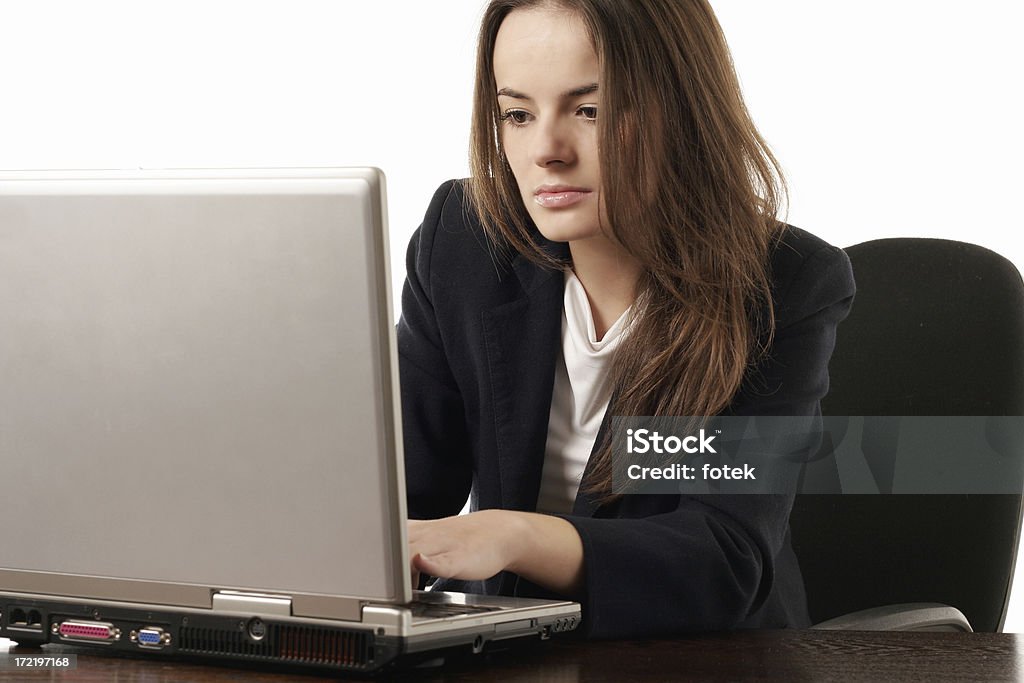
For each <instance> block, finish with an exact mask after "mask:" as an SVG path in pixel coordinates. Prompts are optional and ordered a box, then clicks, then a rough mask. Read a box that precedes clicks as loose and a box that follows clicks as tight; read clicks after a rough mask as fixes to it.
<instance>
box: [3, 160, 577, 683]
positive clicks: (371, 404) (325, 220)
mask: <svg viewBox="0 0 1024 683" xmlns="http://www.w3.org/2000/svg"><path fill="white" fill-rule="evenodd" d="M386 225H387V219H386V204H385V187H384V177H383V175H382V173H381V172H380V171H379V170H377V169H370V168H361V169H273V170H202V171H188V170H175V171H143V170H139V171H131V172H128V171H106V172H100V171H95V172H77V171H76V172H71V171H66V172H58V171H53V172H31V173H30V172H4V173H0V330H2V333H0V480H2V481H3V487H4V490H3V496H2V498H0V500H2V510H3V512H2V517H0V549H2V550H0V637H3V638H9V639H11V640H14V641H17V642H18V643H20V644H22V645H40V644H43V643H65V644H73V645H82V646H93V647H96V648H103V649H105V650H108V651H119V652H134V653H138V654H139V655H143V656H152V657H168V656H188V657H194V658H200V659H211V660H219V661H222V662H224V661H227V662H235V663H238V662H250V663H265V664H284V665H293V666H295V667H304V668H309V669H319V670H332V671H356V672H369V671H376V670H379V669H381V668H384V667H388V666H391V665H394V664H395V663H396V662H397V661H399V660H400V659H402V658H413V659H415V658H426V657H436V653H437V652H439V651H447V650H450V649H452V648H454V649H456V650H463V651H468V650H472V651H475V652H480V651H482V650H483V649H485V647H487V646H488V644H489V643H492V642H494V641H503V640H508V639H513V638H526V637H530V638H538V637H539V638H547V637H548V636H550V635H552V634H555V633H560V632H565V631H571V630H573V629H574V628H575V627H576V626H577V625H578V624H579V623H580V606H579V605H578V604H577V603H574V602H571V601H545V600H533V599H518V598H503V597H493V596H492V597H486V596H473V595H463V594H456V593H433V592H429V591H427V592H420V591H416V592H414V591H413V590H412V588H411V586H410V568H409V557H408V550H407V542H406V510H405V483H404V473H403V457H402V433H401V416H400V412H399V411H400V407H399V406H400V400H399V382H398V365H397V356H396V347H395V328H394V324H393V320H392V310H393V309H392V305H391V295H390V286H389V282H390V276H389V268H388V261H389V250H388V243H387V231H386ZM403 661H405V660H404V659H403Z"/></svg>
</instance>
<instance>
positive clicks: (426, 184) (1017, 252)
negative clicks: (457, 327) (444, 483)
mask: <svg viewBox="0 0 1024 683" xmlns="http://www.w3.org/2000/svg"><path fill="white" fill-rule="evenodd" d="M712 3H713V5H714V7H715V9H716V11H717V12H718V16H719V19H720V20H721V22H722V25H723V27H724V29H725V32H726V35H727V37H728V39H729V42H730V44H731V46H732V49H733V55H734V58H735V61H736V67H737V71H738V72H739V75H740V79H741V81H742V85H743V87H744V92H745V94H746V98H747V103H748V105H749V107H750V109H751V112H752V114H753V116H754V119H755V121H756V122H757V124H758V125H759V127H760V129H761V131H762V133H763V134H764V135H765V137H766V138H767V140H768V142H769V144H771V145H772V147H773V149H774V150H775V152H776V154H777V156H778V157H779V159H780V161H781V162H782V164H783V166H784V168H785V170H786V172H787V174H788V178H789V180H790V184H791V206H790V211H789V216H788V219H789V221H790V222H791V223H793V224H794V225H798V226H800V227H803V228H806V229H808V230H811V231H812V232H815V233H817V234H818V235H820V236H822V237H824V238H825V239H827V240H829V241H831V242H833V243H835V244H838V245H841V246H848V245H851V244H855V243H858V242H861V241H864V240H868V239H874V238H878V237H893V236H925V237H944V238H952V239H959V240H963V241H968V242H974V243H977V244H981V245H984V246H987V247H989V248H991V249H994V250H996V251H998V252H1000V253H1002V254H1003V255H1005V256H1007V257H1008V258H1010V259H1011V260H1012V261H1014V263H1015V264H1016V265H1017V267H1018V268H1021V269H1024V247H1022V245H1021V242H1020V240H1019V238H1018V235H1019V234H1020V232H1021V228H1022V227H1024V225H1022V222H1024V221H1022V220H1021V217H1020V212H1019V206H1018V201H1017V197H1018V195H1019V191H1018V186H1019V184H1020V181H1021V172H1020V164H1021V159H1022V156H1024V144H1022V136H1021V132H1020V127H1019V126H1020V121H1024V111H1022V96H1021V88H1020V74H1021V66H1022V64H1024V59H1022V56H1024V49H1022V47H1021V41H1020V40H1019V31H1020V29H1021V27H1022V26H1024V22H1022V18H1024V5H1022V3H1019V2H1015V1H1010V0H979V1H978V2H973V3H962V2H952V1H949V0H931V1H928V0H858V1H857V2H852V1H847V2H840V1H838V0H834V1H829V2H821V0H767V1H765V0H712ZM482 4H483V3H482V2H481V0H439V1H434V2H413V1H411V0H409V1H398V0H387V1H385V0H374V1H372V2H370V1H367V0H361V1H359V2H354V1H350V0H335V1H333V2H328V1H324V0H320V1H310V0H289V1H288V2H265V1H264V2H259V1H257V2H254V1H247V2H236V1H231V2H228V1H221V2H218V1H216V0H204V1H203V2H196V1H195V0H177V1H176V2H140V1H134V2H113V1H110V0H92V1H90V2H53V1H46V0H31V1H30V0H23V1H21V2H19V1H7V0H0V75H2V78H0V169H5V170H10V169H40V168H135V167H138V166H144V167H152V168H160V167H223V166H353V165H374V166H379V167H381V168H382V169H384V170H385V172H386V173H387V175H388V181H389V193H390V202H389V210H390V216H391V239H392V252H393V259H392V264H393V268H394V270H395V282H396V286H397V285H398V283H400V281H401V275H402V268H403V267H404V265H403V264H404V258H403V256H404V249H405V244H406V242H407V240H408V238H409V236H410V235H411V233H412V231H413V230H414V229H415V227H416V226H417V225H418V223H419V221H420V219H421V218H422V215H423V211H424V210H425V208H426V206H427V203H428V201H429V199H430V197H431V194H432V192H433V190H434V189H435V188H436V187H437V185H438V184H440V183H441V182H442V181H443V180H445V179H447V178H451V177H462V176H465V175H466V174H467V163H466V152H467V149H466V147H467V139H468V128H469V109H470V101H471V87H472V86H471V83H472V74H473V58H474V42H475V32H476V27H477V22H478V20H479V16H480V11H481V8H482ZM396 292H397V290H396ZM396 299H397V297H396ZM1017 583H1018V584H1019V583H1020V582H1019V581H1018V582H1017ZM1022 585H1024V584H1022ZM1018 597H1019V596H1016V597H1015V599H1014V600H1013V601H1012V603H1011V613H1010V617H1009V619H1008V620H1007V625H1006V630H1008V631H1022V630H1024V603H1022V601H1021V600H1022V599H1024V598H1022V599H1017V598H1018Z"/></svg>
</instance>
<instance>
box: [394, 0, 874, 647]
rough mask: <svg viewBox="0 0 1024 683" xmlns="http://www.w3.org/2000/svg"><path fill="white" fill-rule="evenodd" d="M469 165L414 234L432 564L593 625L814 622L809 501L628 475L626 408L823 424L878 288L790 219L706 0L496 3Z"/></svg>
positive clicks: (411, 427)
mask: <svg viewBox="0 0 1024 683" xmlns="http://www.w3.org/2000/svg"><path fill="white" fill-rule="evenodd" d="M471 162H472V170H473V177H472V178H471V179H470V180H469V181H462V182H458V181H456V182H449V183H446V184H444V185H442V186H441V188H440V189H439V190H438V191H437V193H436V194H435V196H434V199H433V201H432V202H431V205H430V207H429V208H428V210H427V214H426V218H425V220H424V222H423V224H422V225H421V226H420V228H419V229H418V230H417V232H416V234H415V235H414V236H413V239H412V242H411V244H410V247H409V252H408V278H407V281H406V285H405V288H404V292H403V297H402V318H401V321H400V322H399V326H398V342H399V353H400V370H401V381H402V409H403V414H404V431H405V452H406V485H407V491H408V510H409V517H410V519H411V520H420V521H410V523H409V543H410V551H411V553H410V555H411V557H412V558H413V560H412V561H413V568H414V576H415V575H416V574H417V572H419V573H422V574H424V575H431V576H434V577H439V580H438V582H437V583H436V584H435V586H434V587H435V589H440V590H461V591H466V592H475V593H492V594H493V593H498V594H505V595H527V596H546V597H551V596H555V595H557V596H563V597H569V598H573V599H576V600H579V601H580V602H581V603H582V605H583V629H584V632H585V633H586V634H588V635H590V636H592V637H638V636H645V635H655V634H668V633H674V632H680V631H686V630H695V629H721V628H735V627H784V626H804V625H806V624H807V622H808V618H807V612H806V605H805V598H804V594H803V585H802V581H801V578H800V573H799V568H798V567H797V564H796V558H795V556H794V555H793V552H792V549H791V547H790V542H789V532H788V515H789V511H790V507H791V504H792V497H791V496H754V495H747V496H742V495H740V496H734V495H717V496H703V497H698V496H681V495H615V494H614V493H613V492H612V491H611V474H610V472H611V464H610V463H611V449H610V446H609V445H608V442H607V441H606V437H607V431H608V425H607V423H606V420H605V418H606V417H608V416H611V415H638V416H639V415H704V416H710V415H717V414H723V413H724V414H736V415H753V414H772V415H803V416H807V415H817V414H819V400H820V399H821V397H822V396H823V395H824V394H825V392H826V391H827V388H828V374H827V367H828V359H829V356H830V355H831V353H832V348H833V344H834V338H835V328H836V325H837V324H838V323H839V321H840V320H842V319H843V318H844V317H845V316H846V313H847V311H848V310H849V306H850V304H851V302H852V297H853V293H854V285H853V278H852V273H851V271H850V266H849V261H848V260H847V259H846V256H845V254H844V253H843V252H842V251H841V250H839V249H836V248H835V247H832V246H830V245H828V244H826V243H825V242H823V241H821V240H820V239H818V238H816V237H814V236H812V235H810V234H808V233H806V232H803V231H800V230H797V229H795V228H790V227H789V226H786V225H784V224H782V223H780V222H778V221H777V220H776V219H775V214H776V212H777V210H778V207H779V203H780V201H779V198H780V197H779V196H780V194H781V192H782V191H781V190H780V189H779V187H780V184H781V183H779V180H780V179H781V174H780V173H779V172H778V169H777V164H776V163H775V160H774V158H773V157H772V155H771V153H770V152H769V151H768V149H767V147H766V145H765V143H764V141H763V140H762V139H761V137H760V136H759V135H758V133H757V131H756V130H755V128H754V126H753V124H752V122H751V121H750V118H749V115H748V114H747V111H746V109H745V107H744V105H743V102H742V98H741V96H740V93H739V87H738V81H737V79H736V76H735V73H734V71H733V68H732V65H731V61H730V57H729V52H728V48H727V45H726V43H725V40H724V37H723V36H722V33H721V29H720V27H719V25H718V23H717V20H716V19H715V17H714V14H713V12H712V10H711V8H710V7H709V5H708V4H707V2H705V1H704V0H631V1H630V2H620V1H618V0H562V1H558V2H543V1H536V0H493V1H492V2H491V3H490V4H489V5H488V7H487V9H486V12H485V15H484V19H483V25H482V28H481V33H480V43H479V54H478V61H477V76H476V94H475V103H474V112H473V131H472V140H471ZM584 468H585V471H584ZM581 478H582V481H580V479H581ZM577 487H578V488H577ZM467 495H469V496H470V500H471V509H472V512H471V513H470V514H468V515H462V516H456V515H457V513H458V512H459V510H460V508H461V507H462V505H463V503H464V502H465V500H466V497H467Z"/></svg>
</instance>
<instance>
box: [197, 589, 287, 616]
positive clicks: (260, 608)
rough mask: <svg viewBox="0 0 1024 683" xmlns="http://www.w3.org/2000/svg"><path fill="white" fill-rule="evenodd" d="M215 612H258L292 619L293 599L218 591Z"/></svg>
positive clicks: (214, 596) (215, 595) (280, 596)
mask: <svg viewBox="0 0 1024 683" xmlns="http://www.w3.org/2000/svg"><path fill="white" fill-rule="evenodd" d="M213 611H215V612H256V613H259V614H274V615H277V616H282V617H290V616H291V614H292V599H291V598H289V597H287V596H283V595H270V594H268V593H243V592H242V591H216V592H215V593H214V594H213Z"/></svg>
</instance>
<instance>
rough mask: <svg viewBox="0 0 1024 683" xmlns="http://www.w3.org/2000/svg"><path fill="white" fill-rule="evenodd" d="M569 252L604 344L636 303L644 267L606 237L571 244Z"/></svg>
mask: <svg viewBox="0 0 1024 683" xmlns="http://www.w3.org/2000/svg"><path fill="white" fill-rule="evenodd" d="M569 251H570V252H571V253H572V263H573V271H574V272H575V273H576V277H577V278H578V279H579V281H580V284H582V285H583V289H584V291H586V293H587V299H588V300H589V301H590V312H591V314H592V315H593V317H594V328H595V330H596V332H597V341H600V340H602V339H604V335H605V334H606V333H607V332H608V329H609V328H610V327H611V326H612V325H614V324H615V321H616V320H618V319H619V318H620V317H621V316H622V314H623V313H624V312H625V311H626V309H627V308H629V307H630V306H631V305H632V304H633V300H634V299H635V298H636V284H637V281H638V280H639V279H640V273H641V272H642V268H641V267H640V264H639V263H637V261H636V259H634V258H633V257H632V256H630V255H629V254H628V253H626V251H625V250H624V249H623V248H622V247H620V246H619V245H617V244H615V243H614V242H612V241H611V240H609V239H608V238H607V237H604V236H603V235H602V236H598V237H591V238H588V239H584V240H577V241H575V242H570V243H569Z"/></svg>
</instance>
